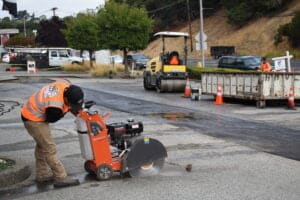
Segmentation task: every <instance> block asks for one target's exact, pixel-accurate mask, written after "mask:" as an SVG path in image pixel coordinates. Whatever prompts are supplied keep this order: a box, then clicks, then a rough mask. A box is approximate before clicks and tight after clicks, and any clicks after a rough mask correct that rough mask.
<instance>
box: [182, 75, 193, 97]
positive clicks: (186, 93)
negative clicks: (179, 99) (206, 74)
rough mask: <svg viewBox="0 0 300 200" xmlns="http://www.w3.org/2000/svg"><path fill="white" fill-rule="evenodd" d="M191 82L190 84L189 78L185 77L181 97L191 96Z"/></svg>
mask: <svg viewBox="0 0 300 200" xmlns="http://www.w3.org/2000/svg"><path fill="white" fill-rule="evenodd" d="M191 93H192V92H191V84H190V79H189V78H187V79H186V84H185V89H184V95H183V97H185V98H190V97H191Z"/></svg>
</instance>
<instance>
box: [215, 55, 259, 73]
mask: <svg viewBox="0 0 300 200" xmlns="http://www.w3.org/2000/svg"><path fill="white" fill-rule="evenodd" d="M261 60H262V57H260V56H222V57H221V58H220V59H219V63H218V67H220V68H233V69H245V70H257V69H258V68H259V66H260V63H261Z"/></svg>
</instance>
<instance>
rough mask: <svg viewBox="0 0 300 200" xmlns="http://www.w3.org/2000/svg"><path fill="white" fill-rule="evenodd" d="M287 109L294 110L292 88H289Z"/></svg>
mask: <svg viewBox="0 0 300 200" xmlns="http://www.w3.org/2000/svg"><path fill="white" fill-rule="evenodd" d="M288 109H292V110H296V107H295V97H294V88H292V87H291V88H290V92H289V98H288Z"/></svg>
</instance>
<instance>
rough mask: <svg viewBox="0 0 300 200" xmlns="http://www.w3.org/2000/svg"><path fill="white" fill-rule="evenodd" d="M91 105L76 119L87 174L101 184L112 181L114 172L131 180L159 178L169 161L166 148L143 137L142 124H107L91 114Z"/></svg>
mask: <svg viewBox="0 0 300 200" xmlns="http://www.w3.org/2000/svg"><path fill="white" fill-rule="evenodd" d="M92 105H94V104H92V103H90V102H89V103H86V104H85V107H84V109H82V110H80V111H79V114H78V116H77V118H76V125H77V132H78V136H79V142H80V149H81V154H82V157H83V158H84V159H85V160H86V161H85V164H84V168H85V170H86V171H87V172H89V173H93V174H96V175H97V178H98V180H103V179H109V178H110V177H111V176H112V175H113V174H114V172H119V173H120V174H121V175H126V176H127V175H129V176H131V177H135V176H149V175H154V174H157V172H158V171H159V170H160V169H161V168H162V167H163V164H164V160H165V157H167V151H166V149H165V147H164V146H163V144H162V143H160V142H159V141H158V140H156V139H154V138H149V137H145V136H142V135H141V133H142V132H143V130H144V126H143V123H142V122H140V121H134V120H133V119H130V120H128V121H127V122H118V123H110V124H106V123H105V118H103V117H102V116H101V115H99V114H98V112H97V111H91V110H90V108H91V107H92Z"/></svg>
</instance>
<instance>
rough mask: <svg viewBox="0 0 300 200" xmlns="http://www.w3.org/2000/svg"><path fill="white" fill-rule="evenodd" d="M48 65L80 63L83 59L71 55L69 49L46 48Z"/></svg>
mask: <svg viewBox="0 0 300 200" xmlns="http://www.w3.org/2000/svg"><path fill="white" fill-rule="evenodd" d="M48 57H49V66H61V65H64V64H82V62H83V59H82V58H81V57H78V56H72V55H71V52H70V51H69V49H51V48H49V49H48Z"/></svg>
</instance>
